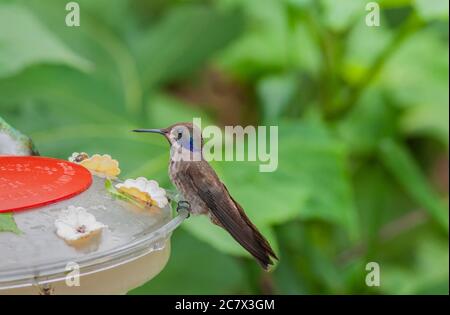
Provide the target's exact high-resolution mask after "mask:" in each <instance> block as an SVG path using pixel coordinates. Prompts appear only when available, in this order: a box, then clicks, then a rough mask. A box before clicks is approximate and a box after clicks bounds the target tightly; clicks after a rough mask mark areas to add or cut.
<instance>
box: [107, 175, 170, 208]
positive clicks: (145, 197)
mask: <svg viewBox="0 0 450 315" xmlns="http://www.w3.org/2000/svg"><path fill="white" fill-rule="evenodd" d="M116 188H117V189H118V190H119V191H121V192H124V193H126V194H129V195H131V196H133V197H135V198H137V199H139V200H142V201H144V202H146V203H149V204H151V205H156V206H158V207H159V208H164V207H165V206H166V205H167V204H168V203H169V201H168V200H167V197H166V191H165V190H164V189H163V188H161V187H159V184H158V182H156V181H154V180H148V179H146V178H145V177H138V178H136V179H127V180H126V181H125V182H124V183H123V184H122V183H120V184H117V185H116Z"/></svg>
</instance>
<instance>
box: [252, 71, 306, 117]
mask: <svg viewBox="0 0 450 315" xmlns="http://www.w3.org/2000/svg"><path fill="white" fill-rule="evenodd" d="M297 84H298V82H297V78H296V77H295V76H294V75H290V74H285V75H278V76H270V77H265V78H263V79H262V80H261V81H260V82H259V83H258V86H257V89H258V96H259V99H260V102H261V104H262V106H263V113H264V121H265V122H273V121H275V120H276V119H278V118H279V117H280V116H281V114H282V113H283V110H285V109H286V107H287V106H288V105H289V103H290V102H291V101H292V99H293V97H294V95H295V93H296V92H297Z"/></svg>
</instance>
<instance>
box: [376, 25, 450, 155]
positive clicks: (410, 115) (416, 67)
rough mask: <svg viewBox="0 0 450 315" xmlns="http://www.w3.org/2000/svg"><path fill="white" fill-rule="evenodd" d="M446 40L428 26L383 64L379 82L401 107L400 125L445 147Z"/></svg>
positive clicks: (446, 130)
mask: <svg viewBox="0 0 450 315" xmlns="http://www.w3.org/2000/svg"><path fill="white" fill-rule="evenodd" d="M447 56H448V43H445V42H442V41H441V40H440V39H439V37H438V36H437V35H436V33H433V32H432V30H431V29H425V30H424V31H421V32H419V33H417V34H415V35H413V36H412V37H411V38H409V39H408V41H406V42H405V43H404V44H403V46H402V47H401V48H400V49H399V50H398V51H397V52H396V53H395V54H394V55H393V56H392V58H391V59H390V60H389V61H388V62H387V64H386V65H385V68H384V71H383V72H382V74H381V75H380V84H382V85H383V86H384V88H385V89H386V90H387V91H389V93H390V97H391V98H392V99H393V100H395V101H396V102H397V103H398V104H399V106H401V108H404V115H403V117H402V122H401V127H402V130H404V131H405V132H406V133H408V134H426V135H431V136H433V137H435V138H436V139H438V140H440V141H441V142H442V143H443V144H444V145H446V146H447V147H448V141H449V140H448V139H449V138H448V134H449V129H448V126H449V120H448V117H449V106H448V103H449V92H448V71H449V64H448V58H447Z"/></svg>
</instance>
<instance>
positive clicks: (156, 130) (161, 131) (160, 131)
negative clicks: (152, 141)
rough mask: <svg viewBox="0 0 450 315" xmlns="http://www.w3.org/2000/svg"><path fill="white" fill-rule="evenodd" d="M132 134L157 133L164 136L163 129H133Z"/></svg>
mask: <svg viewBox="0 0 450 315" xmlns="http://www.w3.org/2000/svg"><path fill="white" fill-rule="evenodd" d="M133 131H134V132H151V133H159V134H161V135H165V134H166V130H164V129H134V130H133Z"/></svg>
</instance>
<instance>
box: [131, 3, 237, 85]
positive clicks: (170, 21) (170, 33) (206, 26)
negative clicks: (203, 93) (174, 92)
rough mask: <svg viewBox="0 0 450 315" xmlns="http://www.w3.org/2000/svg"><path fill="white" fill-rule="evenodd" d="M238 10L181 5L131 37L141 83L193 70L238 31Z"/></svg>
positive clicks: (154, 82) (158, 80)
mask: <svg viewBox="0 0 450 315" xmlns="http://www.w3.org/2000/svg"><path fill="white" fill-rule="evenodd" d="M241 24H242V20H241V18H240V15H239V14H238V13H236V12H235V13H234V14H232V13H221V12H218V11H216V10H213V9H210V8H207V7H200V6H181V7H178V8H174V9H173V10H171V11H170V12H169V13H168V14H167V16H165V17H164V19H163V20H162V21H161V22H160V23H159V24H158V25H156V26H155V27H153V28H151V29H149V31H148V32H146V33H144V34H141V36H139V37H136V39H135V45H134V48H135V51H136V55H137V58H138V59H137V60H138V64H139V70H140V71H141V74H142V77H143V82H144V84H145V85H150V86H151V85H154V84H156V83H163V82H166V81H168V80H173V79H177V78H179V77H182V76H185V75H186V74H189V73H191V72H193V71H194V70H197V69H198V67H199V66H201V65H202V64H203V63H205V62H206V61H207V60H208V59H210V58H211V57H212V56H213V54H214V53H216V52H217V51H218V50H219V49H220V48H223V47H224V46H225V45H227V44H228V43H229V42H230V41H231V40H232V39H234V38H235V37H236V36H237V35H238V34H239V33H240V30H241Z"/></svg>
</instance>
